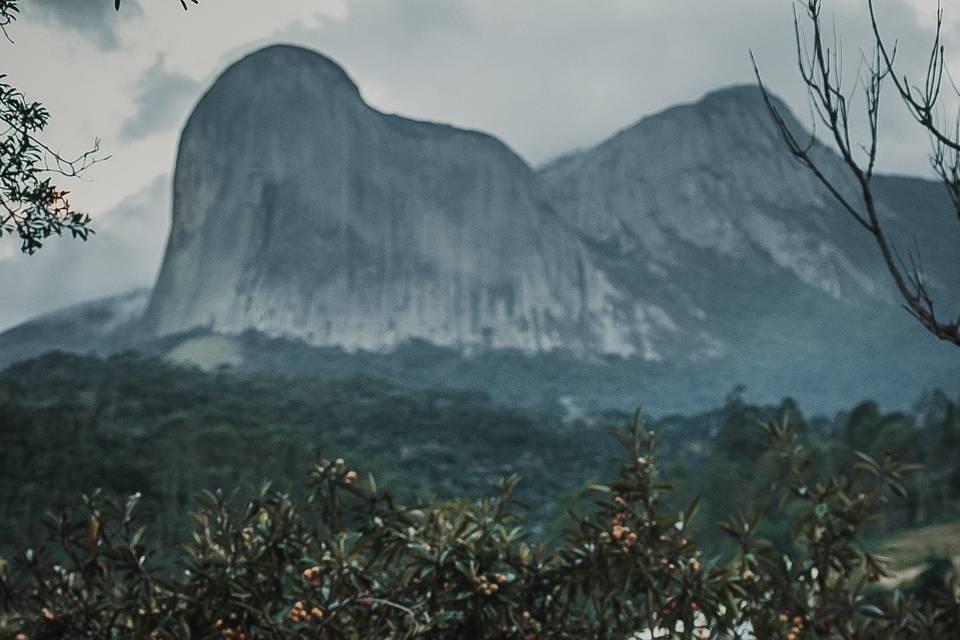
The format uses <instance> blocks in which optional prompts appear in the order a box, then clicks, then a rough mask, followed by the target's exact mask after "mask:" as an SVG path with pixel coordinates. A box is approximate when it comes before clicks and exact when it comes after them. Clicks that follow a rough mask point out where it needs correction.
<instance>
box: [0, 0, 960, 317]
mask: <svg viewBox="0 0 960 640" xmlns="http://www.w3.org/2000/svg"><path fill="white" fill-rule="evenodd" d="M824 3H825V6H826V7H828V13H829V14H830V15H832V16H835V17H836V20H837V23H838V25H839V29H840V31H841V32H842V33H844V34H845V42H844V45H845V48H846V50H847V53H848V58H849V59H850V60H851V61H855V60H856V58H857V56H858V48H859V47H860V46H861V45H864V44H866V43H867V42H868V41H867V40H866V39H865V37H866V35H867V30H868V27H869V25H868V22H867V16H866V13H865V6H866V0H824ZM23 4H24V5H25V6H24V7H23V16H22V19H21V20H20V21H18V22H17V23H16V24H15V25H13V27H12V29H11V30H10V35H11V36H12V37H13V39H14V40H15V43H14V44H9V43H0V51H2V53H0V56H2V57H0V60H2V66H0V73H6V74H8V76H9V79H10V81H11V82H12V83H13V84H14V85H15V86H18V87H19V88H21V89H22V90H24V91H25V93H26V94H27V96H28V97H29V98H31V99H35V100H40V101H42V102H43V103H44V104H46V105H47V107H48V108H49V109H50V111H51V113H52V114H53V121H52V123H51V126H50V127H49V129H48V133H47V139H48V141H50V142H52V143H53V144H54V146H56V147H57V148H59V149H61V150H62V151H63V152H64V153H65V154H67V155H69V154H70V153H72V152H79V151H83V150H85V149H86V148H87V147H89V146H90V144H91V143H92V142H93V140H94V139H95V138H97V137H99V138H101V139H102V148H103V149H104V151H105V152H106V153H109V154H110V155H111V159H110V160H108V161H106V162H104V163H102V164H100V165H97V166H96V167H94V168H92V169H91V170H90V171H89V173H88V174H87V176H86V179H85V180H83V181H73V182H71V183H70V184H68V185H66V186H67V187H68V188H69V189H70V190H71V191H72V193H73V197H72V200H73V203H74V205H75V206H76V207H77V208H82V209H84V210H87V211H90V212H91V214H92V215H93V216H94V219H95V221H96V224H97V225H98V227H99V228H100V229H102V230H104V233H102V234H100V236H98V237H97V238H95V240H93V241H92V243H91V244H90V245H89V246H88V247H87V248H88V249H89V251H83V252H77V251H75V250H66V249H57V248H56V247H54V244H56V241H54V242H53V243H51V245H50V247H48V248H45V249H44V250H43V251H42V252H41V254H39V255H38V256H34V257H23V256H20V255H18V254H17V251H16V248H17V247H16V245H15V243H14V241H13V240H10V239H7V241H6V242H4V241H3V240H0V329H2V328H5V327H7V326H10V325H11V324H13V323H16V322H19V321H22V320H24V319H26V318H29V317H31V316H33V315H36V314H37V313H39V312H43V311H46V310H50V309H53V308H57V307H60V306H63V305H64V304H68V303H74V302H77V301H80V300H82V299H85V298H89V297H90V296H93V295H105V294H108V293H113V292H118V291H119V290H122V289H124V288H127V287H132V286H136V285H149V284H152V279H153V275H154V274H155V272H156V269H157V266H158V263H159V259H160V255H161V252H162V249H163V245H164V243H165V241H166V233H167V229H168V222H169V221H168V217H169V215H170V211H169V207H170V203H169V198H168V197H167V195H166V194H167V193H168V191H169V180H170V178H169V174H170V171H171V168H172V165H173V161H174V156H175V151H176V143H177V136H178V133H179V129H180V127H181V126H182V124H183V122H184V121H185V119H186V117H187V116H188V115H189V111H190V109H191V107H192V105H193V104H194V103H195V102H196V101H197V99H198V98H199V97H200V95H201V94H202V92H203V91H204V90H205V88H206V87H208V86H209V85H210V83H211V82H213V80H214V79H215V78H216V76H217V74H218V73H219V72H220V71H222V70H223V69H224V67H225V66H226V65H228V64H229V63H230V62H232V61H234V60H236V59H237V58H239V57H240V56H242V55H243V54H244V53H247V52H249V51H252V50H255V49H257V48H259V47H262V46H264V45H266V44H269V43H275V42H287V43H296V44H301V45H304V46H308V47H311V48H314V49H317V50H319V51H321V52H323V53H325V54H327V55H329V56H331V57H332V58H334V59H335V60H337V61H338V62H339V63H340V64H341V65H343V66H344V68H345V69H346V70H347V72H348V73H349V74H350V75H351V76H352V77H353V79H354V80H355V81H356V82H357V84H358V85H359V86H360V89H361V91H362V93H363V95H364V97H365V99H366V100H367V102H369V103H370V104H372V105H373V106H375V107H377V108H378V109H380V110H382V111H386V112H393V113H399V114H402V115H405V116H410V117H414V118H419V119H426V120H435V121H442V122H448V123H451V124H455V125H458V126H463V127H468V128H474V129H481V130H484V131H487V132H490V133H493V134H495V135H497V136H498V137H500V138H501V139H503V140H504V141H505V142H506V143H507V144H509V145H510V146H511V147H513V148H514V149H515V150H516V151H517V152H518V153H519V154H520V155H522V156H523V157H524V158H526V159H527V161H528V162H530V163H531V164H539V163H542V162H544V161H546V160H549V159H550V158H552V157H554V156H556V155H558V154H561V153H563V152H566V151H569V150H572V149H576V148H581V147H587V146H590V145H593V144H595V143H597V142H599V141H600V140H602V139H604V138H606V137H607V136H609V135H610V134H611V133H612V132H614V131H616V130H617V129H619V128H622V127H625V126H628V125H630V124H632V123H634V122H635V121H637V120H638V119H640V118H641V117H643V116H644V115H648V114H651V113H654V112H656V111H659V110H661V109H664V108H666V107H668V106H670V105H673V104H676V103H679V102H688V101H691V100H695V99H697V98H699V97H700V96H702V95H703V94H704V93H707V92H709V91H711V90H713V89H716V88H718V87H722V86H726V85H730V84H734V83H745V82H751V81H752V72H751V68H750V64H749V58H748V49H749V48H753V49H754V51H755V53H756V55H757V57H758V59H759V62H760V65H761V67H762V70H763V71H764V74H765V76H766V79H767V81H768V83H769V84H770V86H771V88H772V89H774V90H775V91H776V92H777V93H779V94H780V95H781V96H782V97H784V98H785V99H786V100H787V101H788V103H790V104H791V105H792V106H793V107H794V108H795V109H796V110H797V111H798V112H799V115H800V116H801V119H806V117H807V110H806V107H805V101H804V100H803V94H802V92H801V91H800V87H799V86H798V77H797V75H796V71H795V66H794V57H793V56H794V53H793V44H792V4H793V3H792V1H791V0H590V1H589V2H585V1H583V0H529V1H524V0H269V1H267V0H201V4H200V5H199V6H193V5H191V7H190V10H189V11H186V12H185V11H183V10H182V8H181V7H180V3H179V0H149V1H147V0H139V2H138V1H137V0H124V3H123V8H122V9H121V11H120V13H119V14H117V13H116V12H114V10H113V0H25V2H24V3H23ZM878 4H879V6H880V7H881V19H882V22H883V26H884V28H885V29H886V30H887V31H888V32H889V33H890V36H891V38H892V37H894V36H895V37H897V38H900V39H901V40H902V42H903V43H904V51H903V54H904V62H906V63H918V62H920V61H921V60H922V56H923V55H924V54H925V51H924V49H925V47H926V46H927V45H928V43H929V41H930V37H931V35H932V27H933V19H934V17H935V12H936V6H937V3H936V0H878ZM947 23H948V24H947V30H946V31H947V35H948V38H947V45H948V47H949V46H952V45H953V44H955V43H954V38H953V34H954V33H956V32H957V29H956V27H958V26H960V7H958V8H957V9H956V10H953V8H952V7H948V15H947ZM849 66H851V67H852V66H854V65H853V63H852V62H851V63H849ZM907 68H908V69H910V70H912V69H918V70H919V69H922V65H921V66H916V65H915V64H914V66H909V67H907ZM896 107H897V105H895V104H891V108H890V109H887V111H886V112H885V114H884V115H885V120H884V122H883V125H882V126H883V131H884V135H883V138H882V154H883V155H882V158H881V166H882V168H883V169H885V170H887V171H895V172H902V173H925V172H926V168H927V167H926V154H927V151H928V146H927V141H926V139H925V138H924V137H923V136H922V135H917V133H916V132H915V131H914V130H913V129H911V127H910V123H909V121H908V119H907V117H906V115H905V114H904V113H903V111H902V110H901V109H898V108H896ZM124 217H128V218H129V219H126V220H124ZM131 219H132V220H135V221H136V222H135V224H132V223H131V222H130V220H131ZM120 229H123V230H124V232H123V233H122V234H121V233H118V231H119V230H120ZM111 231H113V232H111ZM120 241H123V242H126V243H127V245H128V246H125V247H122V248H120V247H116V246H113V245H112V244H110V243H116V242H120ZM64 242H67V241H64ZM98 242H99V246H98V247H97V249H96V250H94V245H95V244H97V243H98ZM131 256H138V258H137V259H136V260H137V261H136V264H126V263H127V262H129V260H131V259H132V258H131ZM121 260H123V261H124V262H125V264H124V265H123V266H122V268H120V265H117V264H116V263H117V262H119V261H121ZM95 263H96V264H95ZM105 265H106V268H105ZM68 271H69V272H70V273H71V274H72V275H71V277H69V278H67V277H66V273H67V272H68ZM87 272H89V273H92V274H101V275H98V276H95V277H94V276H91V278H90V279H87V280H89V281H85V284H84V285H82V286H81V285H79V284H78V282H79V281H80V280H82V279H83V278H81V277H80V276H79V275H78V274H84V273H87ZM13 273H16V274H18V275H17V277H11V274H13ZM30 273H36V274H39V275H38V276H37V278H36V281H33V280H31V279H30V277H29V274H30ZM104 273H112V274H113V277H111V278H104V277H103V276H102V274H104ZM24 274H27V275H24ZM56 274H64V275H63V277H62V278H60V279H58V277H57V275H56ZM11 301H16V302H15V303H12V302H11Z"/></svg>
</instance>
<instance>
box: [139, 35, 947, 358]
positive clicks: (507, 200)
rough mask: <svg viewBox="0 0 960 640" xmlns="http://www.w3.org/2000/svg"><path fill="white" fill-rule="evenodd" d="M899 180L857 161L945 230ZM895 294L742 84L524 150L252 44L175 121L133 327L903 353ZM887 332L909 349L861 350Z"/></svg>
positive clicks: (641, 351) (362, 343) (889, 212)
mask: <svg viewBox="0 0 960 640" xmlns="http://www.w3.org/2000/svg"><path fill="white" fill-rule="evenodd" d="M790 123H791V126H793V127H795V128H796V129H797V130H798V131H800V129H801V128H800V125H799V124H798V123H796V122H795V121H793V120H790ZM817 153H819V154H820V159H821V161H822V163H823V166H824V167H825V171H826V172H827V173H828V174H829V175H831V176H833V177H836V178H837V179H838V180H839V181H840V183H841V184H845V183H843V177H844V176H845V169H844V168H843V167H842V166H841V164H840V161H839V159H838V158H836V157H835V156H833V155H832V154H831V153H830V152H828V151H827V150H826V149H825V148H819V149H818V151H817ZM898 185H899V183H896V182H895V181H891V180H889V179H884V178H878V190H879V192H882V193H883V194H887V195H886V197H885V198H883V199H882V210H883V215H884V216H885V217H886V218H887V219H888V221H889V223H890V226H891V229H894V230H897V229H901V230H909V231H910V233H911V234H912V233H918V234H919V236H920V241H921V242H922V243H925V244H931V245H936V246H944V244H945V243H944V241H943V238H944V237H946V236H945V235H944V234H946V233H953V234H954V235H953V236H950V237H955V236H956V235H957V234H956V229H955V228H954V227H955V225H953V226H951V225H950V218H949V217H948V216H941V217H943V220H942V221H941V222H942V224H941V222H937V221H936V220H934V217H935V216H934V217H931V218H929V219H926V218H924V219H921V218H918V217H916V216H917V214H916V213H915V212H913V211H908V209H911V208H912V206H913V205H914V204H916V203H918V202H920V201H922V202H921V206H920V208H921V209H923V210H926V211H934V210H937V208H938V207H940V208H942V206H941V205H942V204H943V203H942V202H939V201H937V202H936V203H934V202H933V200H931V198H932V197H933V196H931V195H930V194H931V193H932V191H931V189H934V188H935V185H933V184H932V183H923V184H920V183H918V184H916V185H912V186H910V189H912V192H915V193H914V196H911V197H910V198H897V197H895V196H896V194H897V193H899V192H900V191H901V189H900V187H899V186H898ZM888 186H889V188H888ZM901 186H902V185H901ZM842 188H844V189H850V186H849V184H847V185H846V186H843V187H842ZM904 188H905V187H904ZM937 197H938V198H940V197H941V196H937ZM918 198H919V200H918ZM941 199H942V198H941ZM905 237H906V236H905ZM907 239H908V240H912V236H910V237H907ZM948 246H950V245H949V244H948ZM952 246H955V245H952ZM937 257H938V258H939V260H938V261H942V262H944V263H946V264H947V265H948V268H947V269H946V270H945V271H943V277H942V278H939V279H938V280H937V281H936V282H935V284H937V285H941V284H942V285H946V286H947V287H948V288H950V287H954V290H956V286H960V282H958V281H957V274H960V262H958V260H960V259H958V257H957V255H949V254H945V255H938V256H937ZM895 302H896V296H895V295H894V294H893V293H892V291H891V287H890V285H889V279H888V276H887V274H886V273H885V272H884V271H883V267H882V265H881V263H880V260H879V258H878V255H877V252H876V248H875V247H874V246H873V244H872V243H871V240H870V238H869V237H868V236H867V235H866V234H865V233H863V232H862V230H861V229H860V228H858V227H857V226H856V224H855V223H854V222H853V221H852V220H851V219H850V218H849V216H847V215H846V214H845V213H843V212H842V211H839V210H838V208H837V206H836V205H835V204H834V203H833V201H832V199H831V197H830V195H829V194H828V193H827V192H826V190H825V189H824V188H823V187H822V186H821V185H820V184H819V183H818V182H817V181H816V179H815V178H814V177H813V176H811V175H810V174H809V173H808V172H807V171H806V170H805V169H804V168H803V167H801V166H799V165H798V164H797V163H796V162H794V161H793V159H792V158H790V157H789V155H788V154H787V153H786V152H785V150H784V148H783V146H782V143H781V141H780V140H779V137H778V134H777V132H776V130H775V129H774V127H773V125H772V124H771V121H770V118H769V115H768V113H767V111H766V106H765V104H764V102H763V100H762V98H761V96H760V94H759V92H758V90H757V89H756V88H751V87H734V88H731V89H726V90H722V91H718V92H715V93H713V94H710V95H708V96H706V97H705V98H703V99H702V100H701V101H699V102H697V103H696V104H692V105H684V106H679V107H674V108H671V109H669V110H667V111H665V112H663V113H660V114H657V115H654V116H651V117H649V118H645V119H644V120H641V121H640V122H638V123H637V124H635V125H634V126H632V127H629V128H627V129H624V130H623V131H620V132H619V133H617V134H615V135H614V136H612V137H611V138H610V139H608V140H606V141H604V142H601V143H600V144H598V145H597V146H596V147H594V148H592V149H588V150H586V151H583V152H579V153H576V154H571V155H569V156H566V157H564V158H561V159H559V160H557V161H555V162H553V163H550V164H549V165H547V166H545V167H543V168H541V169H539V170H537V171H534V170H533V169H531V168H530V167H529V166H528V165H527V164H526V163H525V162H524V161H523V160H522V159H520V158H519V157H518V156H517V155H516V154H515V153H513V152H512V151H511V150H510V149H509V148H508V147H507V146H505V145H504V144H503V143H501V142H500V141H498V140H497V139H495V138H493V137H491V136H488V135H485V134H482V133H478V132H473V131H466V130H462V129H457V128H454V127H450V126H446V125H440V124H433V123H426V122H417V121H413V120H409V119H406V118H401V117H397V116H391V115H385V114H382V113H380V112H378V111H376V110H374V109H373V108H371V107H369V106H368V105H366V104H365V103H364V101H363V99H362V97H361V95H360V92H359V91H358V89H357V86H356V85H355V84H354V83H353V82H352V81H351V80H350V78H349V77H348V76H347V75H346V73H345V72H344V71H343V70H342V69H341V68H340V67H338V66H337V65H336V64H335V63H333V62H332V61H330V60H329V59H327V58H325V57H323V56H322V55H320V54H317V53H314V52H311V51H307V50H304V49H299V48H295V47H287V46H275V47H269V48H267V49H264V50H261V51H259V52H257V53H254V54H252V55H250V56H248V57H246V58H244V59H243V60H241V61H239V62H237V63H236V64H234V65H233V66H231V67H230V68H229V69H227V71H225V72H224V73H223V75H222V76H221V77H220V78H219V79H218V80H217V81H216V82H215V83H214V85H213V87H212V88H211V89H210V90H209V91H208V93H207V94H206V95H205V96H204V97H203V99H202V100H201V101H200V103H199V104H198V105H197V107H196V109H195V111H194V113H193V114H192V116H191V117H190V119H189V121H188V123H187V126H186V128H185V130H184V132H183V135H182V138H181V142H180V149H179V154H178V158H177V165H176V174H175V179H174V202H173V222H172V230H171V234H170V238H169V243H168V247H167V251H166V255H165V258H164V262H163V266H162V269H161V272H160V275H159V278H158V280H157V284H156V287H155V290H154V291H153V294H152V297H151V300H150V303H149V306H148V308H147V311H146V314H145V317H144V323H143V325H144V327H145V328H146V331H147V334H148V335H153V336H156V335H165V334H172V333H178V332H182V331H186V330H189V329H193V328H198V327H204V328H209V329H213V330H214V331H218V332H222V333H238V332H241V331H244V330H246V329H255V330H258V331H261V332H264V333H266V334H269V335H274V336H291V337H298V338H302V339H304V340H306V341H307V342H309V343H311V344H315V345H340V346H343V347H346V348H348V349H360V348H362V349H371V350H382V349H389V348H391V347H394V346H396V345H397V344H399V343H400V342H403V341H404V340H407V339H410V338H423V339H426V340H428V341H430V342H433V343H435V344H439V345H444V346H453V347H457V348H463V349H465V350H467V351H469V350H471V349H474V348H484V347H492V348H516V349H521V350H523V351H527V352H542V351H550V350H554V349H558V348H563V349H567V350H571V351H573V352H575V353H579V354H603V353H613V354H619V355H624V356H637V357H639V358H641V359H644V360H648V361H666V362H670V361H678V360H685V361H691V360H694V361H696V360H703V359H716V358H727V359H731V358H732V359H733V360H731V361H737V362H741V363H742V362H746V361H747V359H749V361H750V362H755V363H756V366H758V367H764V366H767V364H768V363H769V364H771V366H773V365H772V363H774V362H778V361H781V360H782V359H783V358H794V357H795V356H796V354H797V353H805V354H808V355H809V356H810V357H811V358H820V359H821V360H830V359H834V358H837V357H840V358H844V359H846V360H848V361H850V362H864V363H867V362H869V363H870V366H884V363H886V362H888V361H889V362H893V361H896V362H898V363H902V362H904V356H903V355H902V354H903V353H904V352H906V351H908V350H909V353H910V356H909V358H913V359H915V360H916V361H917V362H922V361H923V360H924V358H925V357H926V355H928V354H930V353H932V351H931V348H932V347H931V346H930V344H929V343H927V342H924V340H925V339H926V338H927V336H925V335H924V334H923V332H922V331H921V330H919V329H918V328H916V327H914V326H912V324H911V320H910V319H909V318H908V317H907V316H906V314H903V313H902V312H900V310H899V309H898V308H897V305H896V303H895ZM801 319H802V320H801ZM845 327H855V328H856V329H855V331H856V332H857V334H856V335H854V336H851V335H850V334H845V333H844V332H843V331H842V329H844V328H845ZM900 334H909V335H908V337H907V338H906V340H908V341H910V342H911V346H910V347H909V348H906V347H904V348H901V347H897V348H894V347H889V348H888V349H887V351H883V350H882V349H879V350H878V346H877V344H878V341H879V342H884V343H886V344H891V345H893V344H898V345H901V346H902V345H903V344H904V343H903V342H902V340H901V338H900V337H899V335H900ZM893 335H896V336H898V337H897V339H896V340H895V341H893V342H889V341H888V337H889V336H893ZM810 345H816V346H815V348H813V347H811V346H810ZM738 359H739V360H738ZM738 366H739V365H738ZM814 370H815V367H814V368H810V369H809V373H810V375H811V376H815V375H816V374H815V373H814Z"/></svg>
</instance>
